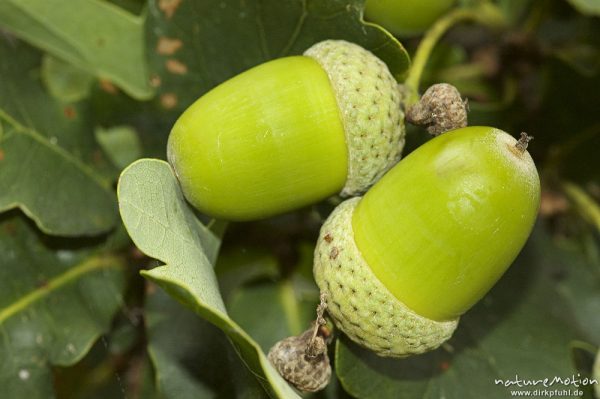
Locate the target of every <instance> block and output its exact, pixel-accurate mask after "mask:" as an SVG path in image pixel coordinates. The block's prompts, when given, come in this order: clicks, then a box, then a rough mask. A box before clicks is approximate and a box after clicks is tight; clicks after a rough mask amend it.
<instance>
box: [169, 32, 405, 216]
mask: <svg viewBox="0 0 600 399" xmlns="http://www.w3.org/2000/svg"><path fill="white" fill-rule="evenodd" d="M403 146H404V115H403V112H402V110H401V104H400V93H399V89H398V85H397V82H396V80H395V79H394V77H393V76H392V75H391V74H390V72H389V70H388V68H387V66H386V65H385V64H384V63H383V62H382V61H381V60H380V59H378V58H377V57H376V56H374V55H373V54H372V53H370V52H369V51H367V50H365V49H363V48H362V47H360V46H357V45H355V44H352V43H348V42H345V41H339V40H337V41H336V40H327V41H324V42H321V43H317V44H315V45H314V46H312V47H311V48H309V49H308V50H307V51H306V52H305V53H304V55H303V56H292V57H285V58H280V59H276V60H273V61H269V62H266V63H264V64H262V65H259V66H257V67H255V68H252V69H250V70H248V71H246V72H244V73H242V74H240V75H238V76H236V77H234V78H232V79H230V80H228V81H226V82H224V83H222V84H221V85H219V86H217V87H216V88H214V89H212V90H211V91H209V92H208V93H206V94H205V95H204V96H202V97H201V98H200V99H198V100H197V101H196V102H194V103H193V104H192V105H191V106H190V107H189V108H188V109H187V110H186V111H185V112H184V113H183V114H182V115H181V116H180V118H179V119H178V120H177V122H176V123H175V125H174V126H173V129H172V131H171V134H170V136H169V141H168V146H167V155H168V159H169V162H170V164H171V165H172V167H173V169H174V170H175V173H176V175H177V177H178V179H179V182H180V184H181V188H182V190H183V193H184V195H185V197H186V199H187V200H188V201H189V202H190V203H191V204H192V205H193V206H194V207H196V208H197V209H199V210H200V211H201V212H204V213H206V214H208V215H210V216H213V217H217V218H221V219H226V220H236V221H243V220H254V219H261V218H266V217H269V216H273V215H276V214H280V213H283V212H286V211H290V210H293V209H297V208H299V207H302V206H306V205H309V204H312V203H315V202H318V201H320V200H322V199H325V198H327V197H329V196H332V195H334V194H341V195H344V196H352V195H357V194H361V193H363V192H364V191H365V190H366V189H367V188H368V187H370V186H371V185H372V184H373V183H375V182H376V181H377V180H378V179H379V178H380V177H381V176H382V175H383V174H384V173H385V172H386V171H387V170H388V169H389V168H391V167H392V166H393V165H394V164H395V163H397V161H398V160H399V158H400V154H401V151H402V148H403Z"/></svg>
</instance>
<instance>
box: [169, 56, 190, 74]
mask: <svg viewBox="0 0 600 399" xmlns="http://www.w3.org/2000/svg"><path fill="white" fill-rule="evenodd" d="M166 66H167V71H169V72H171V73H174V74H176V75H185V74H186V73H187V71H188V67H187V65H185V64H184V63H182V62H181V61H177V60H173V59H170V60H167V62H166Z"/></svg>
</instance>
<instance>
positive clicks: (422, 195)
mask: <svg viewBox="0 0 600 399" xmlns="http://www.w3.org/2000/svg"><path fill="white" fill-rule="evenodd" d="M515 143H516V140H515V139H514V138H512V137H511V136H509V135H508V134H506V133H504V132H502V131H500V130H497V129H493V128H488V127H467V128H463V129H458V130H455V131H452V132H449V133H445V134H442V135H441V136H439V137H437V138H435V139H433V140H431V141H429V142H428V143H426V144H424V145H423V146H421V147H420V148H418V149H417V150H415V151H414V152H413V153H411V154H410V155H409V156H408V157H406V158H405V159H404V160H402V161H401V162H400V163H399V164H398V165H396V166H395V167H394V168H393V169H392V170H391V171H390V172H388V173H387V175H386V176H384V178H383V179H381V180H380V181H379V182H378V183H377V184H376V185H375V186H374V187H373V188H371V190H369V192H368V193H367V194H366V195H365V197H364V198H363V199H362V200H361V201H360V203H359V204H358V206H357V208H356V210H355V211H354V215H353V219H352V226H353V229H354V234H355V240H356V244H357V246H358V248H359V250H360V251H361V253H362V254H363V256H364V258H365V259H366V261H367V262H368V263H369V265H370V266H371V269H372V270H373V272H374V273H375V275H376V276H377V277H378V278H379V280H380V281H381V282H382V283H383V284H384V285H385V286H386V287H387V288H388V289H389V290H390V291H391V292H392V293H393V294H394V296H396V297H397V298H398V299H400V300H401V301H402V302H404V304H406V305H407V306H409V307H410V308H411V309H413V310H414V311H416V312H417V313H418V314H420V315H422V316H425V317H428V318H430V319H433V320H448V319H452V318H454V317H456V316H459V315H461V314H462V313H464V312H465V311H466V310H468V309H469V308H470V307H471V306H472V305H473V304H474V303H475V302H477V301H478V300H479V299H480V298H481V297H482V296H483V295H484V294H485V293H486V292H487V291H488V290H489V289H490V288H491V287H492V286H493V285H494V283H495V282H496V281H497V280H498V279H499V278H500V276H502V274H503V273H504V271H505V270H506V269H507V268H508V267H509V266H510V264H511V263H512V261H513V260H514V258H515V257H516V256H517V254H518V253H519V251H520V250H521V248H522V247H523V245H524V243H525V241H526V240H527V237H528V236H529V233H530V231H531V229H532V227H533V224H534V222H535V218H536V215H537V210H538V206H539V200H540V186H539V178H538V175H537V171H536V169H535V165H534V164H533V161H532V160H531V157H530V156H529V154H528V153H527V152H525V153H520V152H519V151H518V150H517V149H516V148H515V147H514V144H515Z"/></svg>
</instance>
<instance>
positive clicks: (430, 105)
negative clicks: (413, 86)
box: [406, 83, 468, 136]
mask: <svg viewBox="0 0 600 399" xmlns="http://www.w3.org/2000/svg"><path fill="white" fill-rule="evenodd" d="M467 108H468V103H467V101H466V100H463V99H462V97H461V96H460V92H459V91H458V90H457V89H456V87H454V86H452V85H451V84H448V83H439V84H435V85H433V86H431V87H429V88H428V89H427V90H426V91H425V93H424V94H423V96H422V97H421V100H420V101H419V102H418V103H416V104H414V105H413V106H411V107H410V108H409V109H408V110H407V112H406V120H407V121H408V122H410V123H412V124H413V125H417V126H423V127H426V128H427V131H428V132H429V133H430V134H432V135H434V136H438V135H440V134H442V133H444V132H447V131H449V130H454V129H458V128H461V127H465V126H467Z"/></svg>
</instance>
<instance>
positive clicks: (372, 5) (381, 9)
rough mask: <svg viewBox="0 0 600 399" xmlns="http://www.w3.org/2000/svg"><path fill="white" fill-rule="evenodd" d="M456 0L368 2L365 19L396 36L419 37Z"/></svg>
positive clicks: (378, 0)
mask: <svg viewBox="0 0 600 399" xmlns="http://www.w3.org/2000/svg"><path fill="white" fill-rule="evenodd" d="M454 3H456V0H427V1H423V0H402V1H398V0H367V1H366V3H365V17H366V18H367V20H369V21H373V22H375V23H376V24H379V25H381V26H383V27H384V28H385V29H387V30H389V31H390V32H392V33H393V34H394V35H396V36H401V37H408V36H415V35H419V34H421V33H423V32H425V30H427V29H428V28H429V27H430V26H431V25H432V24H433V23H434V22H435V20H436V19H438V18H439V17H441V16H442V14H444V13H445V12H446V11H448V10H449V9H450V8H451V7H452V5H453V4H454Z"/></svg>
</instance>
